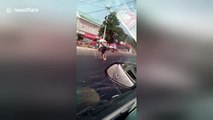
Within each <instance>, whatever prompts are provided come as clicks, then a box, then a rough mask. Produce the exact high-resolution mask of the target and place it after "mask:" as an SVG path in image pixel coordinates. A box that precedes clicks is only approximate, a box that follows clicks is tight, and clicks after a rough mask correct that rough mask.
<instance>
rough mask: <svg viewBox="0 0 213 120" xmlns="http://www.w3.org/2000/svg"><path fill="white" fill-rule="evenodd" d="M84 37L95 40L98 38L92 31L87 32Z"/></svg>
mask: <svg viewBox="0 0 213 120" xmlns="http://www.w3.org/2000/svg"><path fill="white" fill-rule="evenodd" d="M84 37H85V38H89V39H93V40H95V39H96V38H97V37H96V35H94V34H91V33H85V34H84Z"/></svg>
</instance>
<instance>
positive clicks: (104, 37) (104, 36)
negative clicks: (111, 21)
mask: <svg viewBox="0 0 213 120" xmlns="http://www.w3.org/2000/svg"><path fill="white" fill-rule="evenodd" d="M106 8H107V9H108V12H107V18H106V24H107V20H108V15H109V11H110V8H109V7H106ZM106 28H107V26H106V25H105V27H104V35H103V39H104V40H106Z"/></svg>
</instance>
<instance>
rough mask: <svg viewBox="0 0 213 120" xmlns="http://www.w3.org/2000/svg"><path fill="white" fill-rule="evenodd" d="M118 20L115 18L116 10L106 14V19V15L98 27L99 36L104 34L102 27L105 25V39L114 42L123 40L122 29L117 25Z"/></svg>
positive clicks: (118, 23)
mask: <svg viewBox="0 0 213 120" xmlns="http://www.w3.org/2000/svg"><path fill="white" fill-rule="evenodd" d="M119 25H120V22H119V20H118V18H117V13H116V12H111V13H110V14H109V15H108V19H107V16H106V17H105V20H104V21H103V23H102V25H101V27H100V29H99V34H98V35H99V36H102V37H103V35H104V29H105V26H106V38H105V39H106V41H107V42H109V43H114V42H115V40H118V41H124V38H125V37H126V36H125V33H124V31H123V29H122V28H121V27H119Z"/></svg>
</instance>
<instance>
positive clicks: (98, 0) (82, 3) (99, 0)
mask: <svg viewBox="0 0 213 120" xmlns="http://www.w3.org/2000/svg"><path fill="white" fill-rule="evenodd" d="M102 1H103V0H97V1H94V2H89V1H87V2H80V4H79V5H85V4H92V3H98V2H102Z"/></svg>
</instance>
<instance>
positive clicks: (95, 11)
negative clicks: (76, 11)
mask: <svg viewBox="0 0 213 120" xmlns="http://www.w3.org/2000/svg"><path fill="white" fill-rule="evenodd" d="M134 2H135V1H130V2H126V3H122V4H119V5H115V6H111V7H109V8H115V7H119V6H121V5H126V4H130V3H134ZM104 10H107V8H104V9H101V10H97V11H92V12H88V13H85V14H91V13H96V12H101V11H104Z"/></svg>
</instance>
